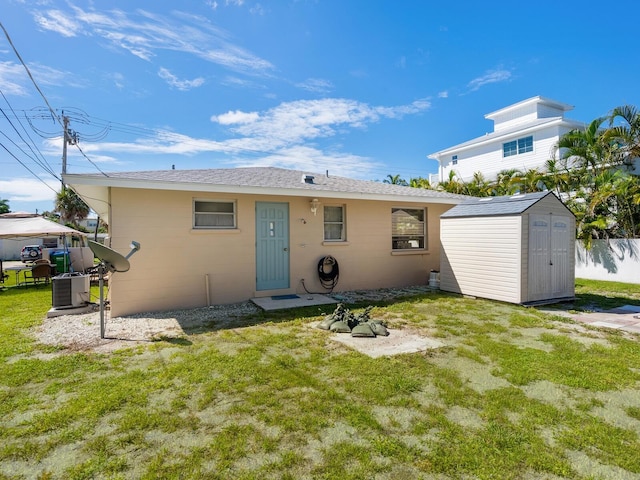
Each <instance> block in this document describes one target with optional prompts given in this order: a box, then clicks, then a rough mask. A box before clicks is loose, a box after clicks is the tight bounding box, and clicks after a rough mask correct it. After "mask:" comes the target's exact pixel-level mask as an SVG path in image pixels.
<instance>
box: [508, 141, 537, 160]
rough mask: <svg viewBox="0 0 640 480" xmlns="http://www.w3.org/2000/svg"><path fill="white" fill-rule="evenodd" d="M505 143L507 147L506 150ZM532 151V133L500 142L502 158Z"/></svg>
mask: <svg viewBox="0 0 640 480" xmlns="http://www.w3.org/2000/svg"><path fill="white" fill-rule="evenodd" d="M507 145H508V146H509V149H508V150H507ZM530 152H533V135H527V136H526V137H521V138H518V139H516V140H511V141H509V142H504V143H503V144H502V158H507V157H513V156H514V155H522V154H523V153H530Z"/></svg>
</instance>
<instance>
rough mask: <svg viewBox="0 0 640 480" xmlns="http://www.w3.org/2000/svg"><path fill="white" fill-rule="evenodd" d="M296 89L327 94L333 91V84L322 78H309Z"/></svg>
mask: <svg viewBox="0 0 640 480" xmlns="http://www.w3.org/2000/svg"><path fill="white" fill-rule="evenodd" d="M296 87H298V88H302V89H303V90H307V91H308V92H315V93H327V92H329V91H331V90H332V89H333V84H332V83H331V82H330V81H329V80H324V79H322V78H308V79H306V80H305V81H304V82H301V83H297V84H296Z"/></svg>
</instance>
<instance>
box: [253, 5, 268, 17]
mask: <svg viewBox="0 0 640 480" xmlns="http://www.w3.org/2000/svg"><path fill="white" fill-rule="evenodd" d="M249 13H251V14H252V15H264V14H265V13H266V10H265V9H264V7H263V6H262V5H260V4H259V3H256V4H255V5H254V6H253V7H251V8H250V9H249Z"/></svg>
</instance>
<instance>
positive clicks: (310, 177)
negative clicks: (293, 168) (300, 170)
mask: <svg viewBox="0 0 640 480" xmlns="http://www.w3.org/2000/svg"><path fill="white" fill-rule="evenodd" d="M314 178H315V177H314V176H313V175H306V174H305V175H302V181H303V182H304V183H313V179H314Z"/></svg>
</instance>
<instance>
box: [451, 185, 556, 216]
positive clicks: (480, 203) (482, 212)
mask: <svg viewBox="0 0 640 480" xmlns="http://www.w3.org/2000/svg"><path fill="white" fill-rule="evenodd" d="M547 195H554V193H553V192H551V191H547V192H535V193H524V194H518V195H511V196H503V197H483V198H472V199H469V200H467V201H465V202H463V203H460V204H458V205H456V206H455V207H453V208H452V209H450V210H447V211H446V212H445V213H443V214H442V215H440V218H460V217H488V216H498V215H518V214H520V213H523V212H524V211H525V210H527V209H528V208H529V207H531V206H533V205H534V204H536V203H537V202H539V201H540V200H541V199H543V198H544V197H546V196H547Z"/></svg>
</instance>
